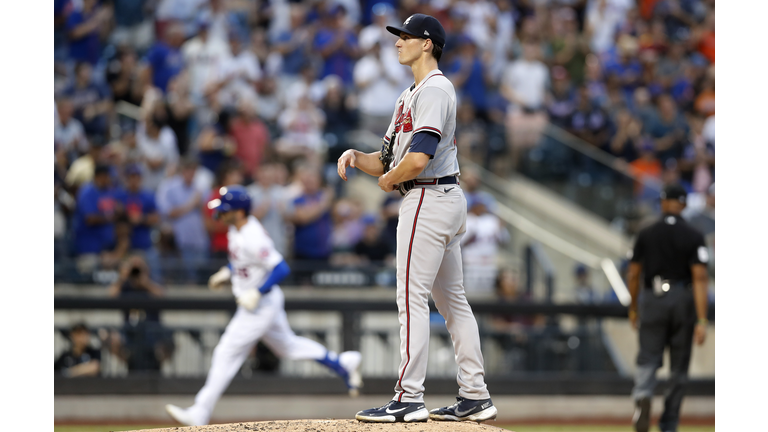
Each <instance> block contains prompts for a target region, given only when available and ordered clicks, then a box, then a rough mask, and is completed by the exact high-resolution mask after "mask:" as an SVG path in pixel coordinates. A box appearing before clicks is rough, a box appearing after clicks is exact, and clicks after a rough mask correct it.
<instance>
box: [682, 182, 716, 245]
mask: <svg viewBox="0 0 768 432" xmlns="http://www.w3.org/2000/svg"><path fill="white" fill-rule="evenodd" d="M692 195H693V194H692ZM688 197H689V198H694V197H693V196H691V195H688ZM691 207H692V208H691V209H690V210H688V209H686V210H688V211H686V212H684V214H683V215H684V216H685V218H686V219H687V220H688V223H689V224H691V226H692V227H694V228H695V229H697V230H698V231H699V232H701V233H702V234H704V237H705V238H707V237H709V236H710V234H711V235H714V232H715V184H714V183H712V185H711V186H710V187H709V188H708V189H707V191H706V193H705V194H704V204H703V206H702V205H701V204H699V205H696V206H691Z"/></svg>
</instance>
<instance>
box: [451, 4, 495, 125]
mask: <svg viewBox="0 0 768 432" xmlns="http://www.w3.org/2000/svg"><path fill="white" fill-rule="evenodd" d="M473 1H475V2H478V3H486V2H484V1H483V2H479V0H473ZM458 43H459V47H458V48H457V49H456V55H454V56H453V57H452V60H451V62H450V63H448V67H447V68H446V70H445V74H446V76H447V77H448V78H449V79H450V80H451V82H452V83H453V86H454V87H455V88H456V90H457V96H458V98H459V100H460V101H462V102H464V101H466V102H471V103H472V105H473V106H474V107H475V112H476V113H477V115H478V116H479V117H480V118H487V115H486V110H487V108H488V102H487V95H486V93H487V92H488V89H487V87H488V85H490V84H491V83H492V80H491V76H490V74H489V70H488V67H487V66H486V65H485V63H484V62H483V61H482V60H481V58H480V54H479V53H478V47H477V45H476V42H475V41H474V40H472V39H471V38H470V37H468V36H465V37H463V38H461V39H459V41H458Z"/></svg>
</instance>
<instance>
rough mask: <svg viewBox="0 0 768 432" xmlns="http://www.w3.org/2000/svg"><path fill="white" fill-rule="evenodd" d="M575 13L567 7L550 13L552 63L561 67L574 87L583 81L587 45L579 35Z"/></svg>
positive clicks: (587, 51)
mask: <svg viewBox="0 0 768 432" xmlns="http://www.w3.org/2000/svg"><path fill="white" fill-rule="evenodd" d="M576 18H577V17H576V12H574V10H573V9H571V8H569V7H565V8H561V9H559V10H556V11H553V12H552V26H553V35H552V39H551V45H552V63H553V65H554V66H561V67H562V68H564V69H565V71H566V72H567V75H568V76H569V77H570V79H571V80H573V82H574V83H575V84H576V85H581V84H582V83H583V81H584V64H585V62H586V60H587V54H589V43H588V42H587V40H586V38H584V37H583V36H582V35H581V34H580V33H579V23H578V22H577V19H576Z"/></svg>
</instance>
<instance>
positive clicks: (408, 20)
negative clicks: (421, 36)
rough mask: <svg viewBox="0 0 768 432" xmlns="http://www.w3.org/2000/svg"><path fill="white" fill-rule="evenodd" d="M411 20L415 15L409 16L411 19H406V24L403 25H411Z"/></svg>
mask: <svg viewBox="0 0 768 432" xmlns="http://www.w3.org/2000/svg"><path fill="white" fill-rule="evenodd" d="M411 18H413V15H411V16H409V17H408V19H406V20H405V22H404V23H403V25H406V26H407V25H408V23H409V22H411Z"/></svg>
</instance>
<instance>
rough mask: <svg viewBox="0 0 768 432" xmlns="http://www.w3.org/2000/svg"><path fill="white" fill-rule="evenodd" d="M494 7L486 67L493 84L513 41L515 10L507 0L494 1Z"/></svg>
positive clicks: (504, 64) (507, 56) (500, 71)
mask: <svg viewBox="0 0 768 432" xmlns="http://www.w3.org/2000/svg"><path fill="white" fill-rule="evenodd" d="M494 6H495V7H496V14H495V16H494V20H495V24H496V25H495V35H494V37H493V40H492V41H491V42H490V44H491V48H490V50H489V51H490V52H491V62H490V64H489V65H488V67H489V74H490V76H491V78H492V79H493V81H494V82H498V81H499V79H501V74H502V73H503V72H504V66H506V63H507V58H509V53H510V51H511V50H512V44H513V43H514V41H515V13H516V11H515V8H514V5H513V4H512V2H510V1H507V0H495V1H494Z"/></svg>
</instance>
